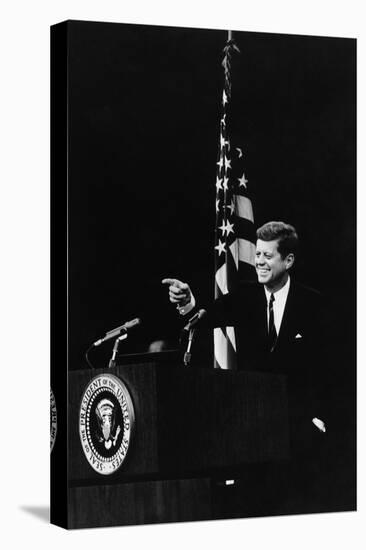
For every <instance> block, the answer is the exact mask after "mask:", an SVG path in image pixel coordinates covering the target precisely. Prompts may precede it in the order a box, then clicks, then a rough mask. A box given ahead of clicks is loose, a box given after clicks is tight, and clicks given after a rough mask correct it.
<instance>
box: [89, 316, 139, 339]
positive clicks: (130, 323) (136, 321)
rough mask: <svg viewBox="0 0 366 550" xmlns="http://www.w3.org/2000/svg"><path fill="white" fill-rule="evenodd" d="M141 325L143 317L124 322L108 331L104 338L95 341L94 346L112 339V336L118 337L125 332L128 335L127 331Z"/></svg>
mask: <svg viewBox="0 0 366 550" xmlns="http://www.w3.org/2000/svg"><path fill="white" fill-rule="evenodd" d="M139 325H141V319H139V318H138V317H137V318H136V319H132V321H126V323H124V324H123V325H121V326H120V327H117V328H114V329H113V330H110V331H108V332H107V333H106V335H105V336H104V337H103V338H100V339H99V340H97V341H96V342H94V344H93V346H100V344H103V342H107V340H110V339H111V338H116V337H117V336H119V335H120V334H122V333H124V334H125V335H126V337H127V332H128V331H129V330H131V329H132V328H134V327H137V326H139Z"/></svg>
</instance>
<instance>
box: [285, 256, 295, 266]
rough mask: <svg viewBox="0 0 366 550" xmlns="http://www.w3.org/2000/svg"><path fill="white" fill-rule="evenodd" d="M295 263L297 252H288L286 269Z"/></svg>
mask: <svg viewBox="0 0 366 550" xmlns="http://www.w3.org/2000/svg"><path fill="white" fill-rule="evenodd" d="M294 263H295V254H292V252H291V253H290V254H287V256H286V269H290V267H292V266H293V265H294Z"/></svg>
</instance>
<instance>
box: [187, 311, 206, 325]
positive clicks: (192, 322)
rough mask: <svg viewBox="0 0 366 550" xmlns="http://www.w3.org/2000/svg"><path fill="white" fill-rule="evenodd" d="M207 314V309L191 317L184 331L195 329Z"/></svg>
mask: <svg viewBox="0 0 366 550" xmlns="http://www.w3.org/2000/svg"><path fill="white" fill-rule="evenodd" d="M206 314H207V311H206V310H205V309H200V310H199V311H197V313H195V315H193V317H191V318H190V319H189V321H188V323H187V324H186V326H185V327H183V330H191V329H192V328H193V327H195V326H196V325H197V323H198V322H199V321H200V320H201V319H203V317H204V316H205V315H206Z"/></svg>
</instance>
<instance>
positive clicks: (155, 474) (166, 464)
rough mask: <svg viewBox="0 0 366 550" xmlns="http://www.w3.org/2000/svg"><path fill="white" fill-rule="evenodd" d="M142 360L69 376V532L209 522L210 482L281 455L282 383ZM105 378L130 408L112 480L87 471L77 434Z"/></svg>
mask: <svg viewBox="0 0 366 550" xmlns="http://www.w3.org/2000/svg"><path fill="white" fill-rule="evenodd" d="M145 360H147V361H145V362H141V358H140V362H137V363H133V359H131V362H130V364H125V365H118V366H116V367H115V368H113V369H107V370H94V371H90V370H82V371H74V372H71V373H70V374H69V403H70V408H69V416H68V434H69V442H70V445H69V450H68V459H69V460H68V478H69V489H68V500H69V513H68V516H69V517H68V526H69V527H70V528H80V527H97V526H112V525H128V524H139V523H155V522H169V521H189V520H202V519H211V518H213V517H214V516H213V508H212V506H213V503H212V479H214V478H215V479H217V478H220V477H221V478H222V479H227V478H231V477H235V476H239V475H240V472H245V469H246V468H247V467H249V465H251V464H261V463H263V464H265V463H271V462H281V461H284V460H286V459H287V458H288V455H289V438H288V414H287V399H286V380H285V378H284V377H282V376H280V375H270V374H265V373H255V372H245V371H242V372H233V371H222V370H214V369H212V370H211V369H190V368H185V367H183V366H181V365H177V364H174V362H169V361H168V362H167V361H161V360H160V359H159V356H157V355H156V354H155V355H154V360H153V361H151V360H150V361H149V356H146V357H145ZM102 373H108V374H113V375H115V376H116V377H117V378H118V379H120V380H121V381H122V382H123V383H124V385H125V386H126V388H127V389H128V391H129V393H130V395H131V398H132V402H133V407H134V411H135V426H134V432H133V437H132V438H131V442H130V446H129V449H128V452H127V455H126V458H125V460H124V462H123V464H122V465H121V467H120V468H119V469H118V470H117V471H115V472H113V473H112V474H111V475H101V474H100V473H98V472H97V471H95V470H94V469H93V468H92V467H91V466H90V464H89V463H88V461H87V459H86V456H85V454H84V451H83V448H82V445H81V441H80V436H79V411H80V404H81V398H82V396H83V393H84V391H85V388H86V387H87V386H88V384H89V383H90V381H91V379H92V378H93V377H95V376H97V375H98V374H102Z"/></svg>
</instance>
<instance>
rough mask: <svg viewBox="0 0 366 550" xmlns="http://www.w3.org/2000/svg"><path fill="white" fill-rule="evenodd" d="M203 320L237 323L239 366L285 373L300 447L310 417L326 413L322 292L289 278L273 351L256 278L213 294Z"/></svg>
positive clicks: (212, 324) (262, 293)
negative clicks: (214, 298)
mask: <svg viewBox="0 0 366 550" xmlns="http://www.w3.org/2000/svg"><path fill="white" fill-rule="evenodd" d="M206 322H207V323H208V325H209V326H210V327H222V326H234V327H235V330H236V342H237V352H238V368H239V369H245V370H256V371H258V370H259V371H263V372H270V373H278V374H283V375H285V376H286V378H287V385H288V405H289V420H290V428H291V439H292V442H293V444H294V448H296V449H299V448H301V451H300V452H303V450H304V449H303V446H304V445H307V444H311V443H309V441H310V440H309V437H310V438H312V437H313V435H312V434H313V433H315V432H316V428H315V427H314V426H313V425H312V418H314V417H318V418H320V419H322V420H324V421H325V422H326V420H327V416H328V415H327V406H328V403H329V399H328V397H327V375H329V371H328V370H327V369H326V362H327V348H328V343H329V336H328V328H329V320H328V318H327V313H326V308H325V306H324V302H323V299H322V296H321V295H320V293H319V292H317V291H315V290H312V289H310V288H307V287H305V286H302V285H299V284H297V283H296V282H294V281H293V279H291V282H290V289H289V294H288V297H287V301H286V306H285V310H284V314H283V318H282V323H281V328H280V332H279V335H278V339H277V342H276V346H275V348H274V350H273V352H270V350H269V346H268V341H267V301H266V297H265V291H264V288H263V286H262V285H260V284H258V283H245V284H242V285H241V286H240V288H239V289H238V290H237V291H236V292H233V293H229V294H227V295H224V296H222V297H221V298H219V299H217V300H216V301H215V302H214V303H213V304H212V305H211V306H210V307H209V308H208V315H207V321H206Z"/></svg>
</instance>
